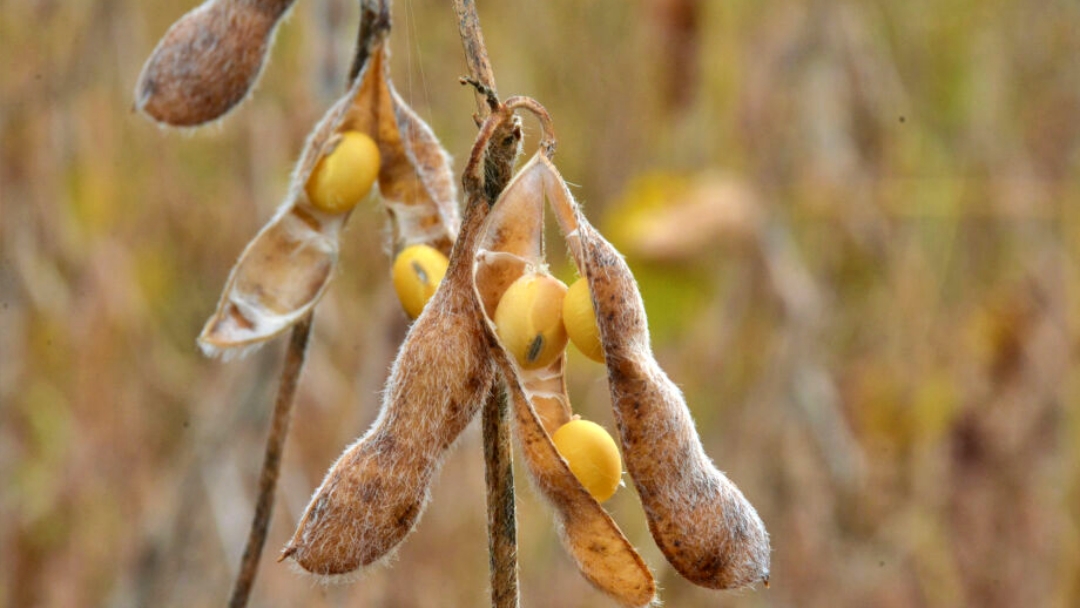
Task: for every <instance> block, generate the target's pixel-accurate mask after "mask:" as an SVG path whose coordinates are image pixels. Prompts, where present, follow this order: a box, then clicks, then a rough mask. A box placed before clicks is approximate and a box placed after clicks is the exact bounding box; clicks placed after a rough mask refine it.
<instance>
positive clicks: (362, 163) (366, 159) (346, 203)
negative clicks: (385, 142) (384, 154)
mask: <svg viewBox="0 0 1080 608" xmlns="http://www.w3.org/2000/svg"><path fill="white" fill-rule="evenodd" d="M338 137H339V139H338V142H337V144H336V145H335V146H334V148H333V149H332V150H330V151H329V152H328V153H326V154H325V155H324V156H323V157H322V158H321V159H319V162H318V164H316V165H315V170H314V171H312V172H311V176H310V177H308V181H307V184H305V186H304V191H305V192H307V196H308V200H310V201H311V204H312V205H313V206H314V207H315V208H316V209H319V210H320V211H325V212H327V213H345V212H346V211H348V210H350V209H352V208H353V207H355V206H356V204H357V203H359V202H360V201H361V200H363V199H364V197H366V196H367V195H368V192H370V191H371V186H372V184H374V183H375V179H376V178H378V177H379V163H380V158H379V146H378V145H377V144H376V143H375V140H373V139H371V137H369V136H368V135H366V134H364V133H361V132H359V131H345V132H344V133H342V134H340V135H339V136H338Z"/></svg>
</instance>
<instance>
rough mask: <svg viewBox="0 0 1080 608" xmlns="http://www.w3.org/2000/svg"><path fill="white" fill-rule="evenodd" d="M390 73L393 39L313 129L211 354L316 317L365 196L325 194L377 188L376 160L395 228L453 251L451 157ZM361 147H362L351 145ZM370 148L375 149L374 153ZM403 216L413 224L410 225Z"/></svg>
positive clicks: (207, 332)
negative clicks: (343, 238) (342, 240)
mask: <svg viewBox="0 0 1080 608" xmlns="http://www.w3.org/2000/svg"><path fill="white" fill-rule="evenodd" d="M387 69H388V59H387V50H386V43H385V42H384V41H379V42H377V43H375V44H374V45H373V46H372V49H371V52H370V53H369V54H368V56H367V61H366V62H365V64H364V66H363V69H362V71H361V72H360V74H359V75H358V77H357V78H356V79H355V80H354V82H353V85H352V87H351V88H350V90H349V91H348V93H347V94H346V95H345V96H344V97H343V98H342V99H341V100H339V101H338V102H337V103H336V104H335V105H334V106H333V107H332V108H331V109H330V110H329V111H328V112H327V113H326V115H325V116H324V117H323V118H322V120H321V121H320V122H319V124H318V125H317V126H316V127H315V129H314V130H313V132H312V135H311V136H310V138H309V139H308V142H307V145H306V147H305V149H304V152H303V154H302V155H301V157H300V160H299V162H298V163H297V166H296V169H295V171H294V172H293V178H292V185H291V186H290V189H289V193H288V195H287V197H286V199H285V202H284V203H283V204H282V205H281V207H279V209H278V211H277V213H276V214H275V216H274V217H273V218H272V219H271V220H270V222H269V223H268V224H267V225H266V226H265V227H264V228H263V229H262V230H261V231H260V232H259V234H257V235H256V236H255V238H254V239H252V241H251V243H249V244H248V246H247V248H246V249H245V250H244V253H243V254H241V256H240V260H239V261H238V262H237V263H236V266H235V267H234V268H233V270H232V273H231V275H230V277H229V280H228V282H227V283H226V286H225V289H224V291H223V293H222V297H221V301H220V302H219V304H218V308H217V311H216V312H215V313H214V315H213V316H212V317H211V318H210V320H209V321H208V322H207V324H206V326H205V327H204V328H203V332H202V334H201V335H200V336H199V344H200V345H201V346H202V348H203V350H204V352H206V353H208V354H226V355H230V354H234V353H236V352H243V351H244V349H245V347H255V346H258V345H259V344H261V343H262V342H264V341H266V340H268V339H270V338H273V337H274V336H276V335H278V334H279V333H281V332H283V331H285V330H286V329H288V328H289V327H290V326H291V325H293V324H294V323H296V322H297V321H298V320H300V319H301V318H303V316H304V315H305V314H307V312H308V311H310V309H311V308H312V307H313V306H314V305H315V303H316V302H317V301H318V299H319V298H320V297H321V295H322V294H323V292H324V291H325V289H326V287H327V285H328V284H329V282H330V279H331V277H332V276H333V270H334V267H335V265H336V263H337V258H338V248H339V236H340V232H341V228H342V227H343V226H344V224H345V222H346V220H347V219H348V217H349V215H350V213H351V211H352V208H353V207H354V206H355V204H356V203H357V202H359V200H360V198H362V197H361V196H359V195H358V194H357V193H353V195H351V198H349V195H344V196H346V199H345V201H344V204H342V201H341V200H340V199H334V198H332V197H327V196H325V195H323V196H320V194H321V193H323V192H326V191H329V192H330V193H331V194H333V195H335V196H338V195H342V191H346V192H347V191H350V190H355V182H356V181H357V180H360V181H365V180H367V181H366V183H370V180H369V179H367V178H366V176H367V175H369V174H370V175H371V176H374V175H375V173H374V172H373V171H372V167H370V166H368V164H369V163H371V162H373V163H375V167H376V169H375V170H377V175H378V181H379V184H380V189H381V190H382V191H383V192H384V193H386V192H390V193H392V194H393V195H395V196H397V198H396V199H394V201H393V202H389V203H388V205H390V208H391V209H405V210H406V211H405V212H402V213H392V218H393V219H394V220H395V223H394V232H395V233H398V234H403V235H406V238H405V240H410V241H412V242H424V243H426V244H431V245H432V246H435V247H438V248H441V250H443V251H444V252H448V251H449V248H450V244H451V243H452V242H453V239H454V238H455V237H456V235H457V230H458V224H459V218H458V213H457V206H456V205H457V203H456V197H457V193H456V189H455V188H454V185H453V177H452V174H451V169H450V164H449V160H448V158H447V156H446V153H445V152H444V151H443V149H442V147H441V146H440V145H439V142H438V140H436V139H435V136H434V135H433V134H432V133H431V130H430V129H429V128H428V127H427V125H425V124H424V123H423V122H422V121H420V119H419V118H417V117H416V116H415V114H413V113H412V111H411V110H409V109H408V107H407V106H406V105H405V104H404V102H403V101H401V100H400V98H399V97H398V96H397V94H396V93H395V92H394V91H393V87H392V85H391V84H390V81H389V77H388V74H387ZM357 142H359V148H357V147H356V146H352V147H350V145H351V144H354V143H357ZM365 142H366V143H365ZM365 146H366V147H365ZM366 148H371V149H372V150H371V151H370V152H367V153H365V150H366ZM368 157H371V158H370V159H369V158H368ZM355 164H359V165H361V166H351V165H355ZM342 165H344V166H343V167H342ZM361 174H363V176H361ZM358 176H359V177H358ZM320 178H324V179H320ZM327 184H329V185H327ZM366 191H367V188H364V193H363V194H364V195H365V196H366ZM324 198H325V199H326V200H327V201H330V202H325V201H324V200H323V199H324ZM403 216H406V217H408V218H409V221H401V219H400V218H401V217H403ZM232 349H236V350H232Z"/></svg>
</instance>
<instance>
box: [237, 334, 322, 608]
mask: <svg viewBox="0 0 1080 608" xmlns="http://www.w3.org/2000/svg"><path fill="white" fill-rule="evenodd" d="M311 321H312V314H311V313H308V315H307V316H306V317H304V318H303V319H301V320H300V321H299V322H298V323H297V324H296V325H295V326H294V327H293V330H292V335H291V336H290V338H289V346H288V350H287V352H286V353H285V365H284V367H283V368H282V370H281V384H280V385H279V386H278V393H277V400H276V401H275V402H274V413H273V415H272V417H271V419H270V435H269V436H268V437H267V438H266V452H265V454H264V456H263V465H262V472H261V473H260V474H259V495H258V498H257V499H256V502H255V517H254V518H253V519H252V522H251V531H250V532H249V533H248V539H247V545H245V546H244V556H243V557H242V558H241V559H240V571H239V572H238V573H237V575H236V582H235V583H234V585H233V590H232V596H231V597H230V598H229V608H243V607H244V606H246V605H247V602H248V596H250V595H251V587H252V585H253V584H254V583H255V574H256V573H257V572H258V568H259V558H260V557H262V550H263V546H264V545H265V544H266V532H267V529H268V528H269V526H270V515H271V514H272V513H273V510H274V489H275V488H276V487H277V480H278V474H279V472H280V471H281V456H282V453H283V452H284V449H285V438H286V437H287V436H288V434H289V419H290V418H291V414H292V407H293V402H294V400H295V397H296V387H297V384H298V381H299V379H300V372H301V371H302V370H303V368H304V359H305V357H306V355H307V344H308V338H309V337H310V336H311Z"/></svg>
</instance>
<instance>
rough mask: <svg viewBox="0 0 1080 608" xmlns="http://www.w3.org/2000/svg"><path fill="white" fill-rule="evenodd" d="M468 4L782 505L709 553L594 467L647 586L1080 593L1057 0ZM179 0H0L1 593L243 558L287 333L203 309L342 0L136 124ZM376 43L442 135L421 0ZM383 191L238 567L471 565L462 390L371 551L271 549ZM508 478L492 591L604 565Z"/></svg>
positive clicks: (1033, 599) (434, 7) (366, 256)
mask: <svg viewBox="0 0 1080 608" xmlns="http://www.w3.org/2000/svg"><path fill="white" fill-rule="evenodd" d="M479 5H480V15H481V20H482V22H483V25H484V27H485V34H486V38H487V42H488V46H489V51H490V53H491V58H492V62H493V64H494V68H495V72H496V76H497V79H498V85H499V90H500V92H502V93H503V94H504V95H510V94H528V95H532V96H535V97H536V98H537V99H539V100H540V101H541V102H542V103H544V104H545V105H546V106H547V107H548V109H549V110H550V111H551V114H552V116H553V117H554V119H555V124H556V127H557V130H558V133H559V135H560V145H559V154H558V157H557V159H556V160H557V162H558V164H559V166H560V168H561V170H562V172H563V173H564V175H565V176H566V178H567V179H568V180H569V181H571V182H573V183H575V184H580V188H579V189H578V191H577V194H578V195H579V197H580V198H581V200H583V201H584V204H585V208H586V212H587V213H588V214H589V216H590V217H591V218H592V219H593V220H594V222H595V223H597V224H598V225H599V226H600V227H601V229H602V230H604V231H605V232H606V233H607V234H608V236H609V237H610V238H611V239H612V240H613V241H614V242H615V243H616V245H618V246H619V247H620V248H621V249H622V250H623V251H624V252H625V253H626V254H627V257H628V259H629V260H630V262H631V265H632V267H633V268H634V269H635V271H636V272H637V273H638V275H639V279H640V281H641V285H642V289H643V291H644V294H645V297H646V303H647V306H648V308H649V311H650V315H651V321H652V329H653V343H654V347H655V349H656V351H657V354H658V357H659V359H660V361H661V363H662V364H663V365H664V366H665V367H666V369H667V370H668V372H669V373H670V375H671V376H672V377H673V378H674V380H675V381H676V382H678V383H679V384H680V385H681V386H682V387H683V389H684V391H685V392H686V394H687V397H688V400H689V402H690V404H691V407H692V408H693V412H694V415H695V417H696V419H697V421H698V426H699V429H700V431H701V434H702V437H703V440H704V442H705V444H706V449H707V451H708V452H709V454H710V455H711V456H712V457H713V458H714V459H715V461H716V462H717V464H718V466H719V467H720V468H721V469H722V470H724V471H726V472H727V473H728V474H729V476H730V477H731V478H732V479H733V480H734V481H735V482H736V483H737V484H738V485H739V486H740V487H741V488H742V490H743V491H744V492H745V494H746V495H747V496H748V498H750V500H751V501H752V502H753V503H754V504H755V505H756V506H757V508H758V509H759V511H760V513H761V516H762V517H763V519H764V521H765V522H766V525H767V526H768V528H769V531H770V532H771V534H772V543H773V550H774V553H773V573H772V587H771V588H770V589H758V590H756V591H746V592H740V593H734V594H732V593H717V592H712V591H707V590H704V589H699V588H696V587H693V586H692V585H690V584H688V583H686V582H684V581H682V580H681V579H680V578H679V576H678V575H677V574H675V573H674V572H673V571H672V570H671V569H670V568H669V567H668V566H667V565H666V563H665V562H664V560H663V559H662V557H661V555H660V553H659V551H658V550H657V549H656V547H655V545H654V544H653V542H652V540H651V538H650V537H649V534H648V531H647V529H646V525H645V522H644V518H643V514H642V512H641V508H640V506H639V504H638V503H637V501H636V497H635V494H634V491H633V490H632V489H627V490H623V491H620V492H619V494H618V495H617V496H616V498H614V499H613V500H612V502H611V503H609V505H610V510H611V511H612V513H613V514H614V516H615V518H616V520H617V521H619V522H620V525H621V526H622V528H623V529H624V530H625V531H626V533H627V535H628V536H629V537H631V540H632V541H633V542H634V543H635V544H636V545H637V546H638V547H640V550H641V551H642V553H643V555H644V557H645V559H646V561H647V562H648V563H649V564H650V565H651V567H652V568H653V569H654V571H655V573H656V575H657V578H658V582H659V583H660V585H661V587H662V593H661V597H662V598H663V599H664V600H665V601H666V605H667V606H672V607H676V608H682V607H684V606H743V607H754V606H883V607H890V606H897V607H899V606H986V607H996V606H1002V607H1004V606H1061V607H1065V606H1075V605H1080V407H1078V406H1080V374H1078V373H1077V372H1078V357H1077V353H1078V347H1080V291H1078V290H1080V173H1078V169H1080V59H1078V58H1080V5H1078V4H1076V3H1075V2H1069V1H1065V0H1033V1H1029V2H1019V1H1016V0H1013V1H1007V0H992V1H983V0H978V1H976V0H947V1H944V2H931V1H928V0H917V1H913V2H905V3H899V2H885V1H880V0H878V1H868V2H841V1H830V0H819V1H815V2H794V1H790V0H789V1H784V0H769V1H748V0H723V1H715V2H713V1H707V0H636V1H630V2H615V1H610V2H595V1H585V0H550V1H547V2H530V1H526V0H501V1H495V0H488V1H484V0H480V2H479ZM192 6H193V3H192V2H191V0H155V1H153V2H135V1H134V0H100V1H95V2H90V1H87V0H81V1H79V0H76V1H72V2H56V1H52V0H36V1H35V0H3V2H2V3H0V7H2V8H0V159H2V160H0V238H2V247H0V606H3V607H11V608H22V607H27V606H72V607H82V606H110V607H111V606H116V607H128V606H139V607H143V606H221V605H223V604H224V601H225V598H226V597H227V593H228V588H229V585H230V581H231V578H232V576H233V573H234V570H235V568H236V565H237V563H238V560H239V553H240V551H241V548H242V546H243V541H244V538H245V536H246V533H247V526H248V523H249V519H250V517H251V511H252V501H253V491H254V488H255V482H256V475H257V471H258V467H259V464H260V461H261V458H262V442H263V438H264V435H265V433H266V428H267V419H268V415H269V412H270V409H271V400H272V396H273V393H274V391H275V390H276V384H277V374H278V372H279V368H280V365H281V360H282V352H283V350H282V343H281V341H280V340H279V341H278V342H275V343H273V344H271V345H270V346H268V347H266V348H264V349H263V350H262V351H260V352H258V353H256V354H254V355H252V356H250V357H248V358H247V359H244V360H241V361H235V362H231V363H227V364H225V363H221V362H217V361H210V360H207V359H204V358H203V357H202V356H201V355H200V354H199V353H198V352H197V349H196V347H195V336H196V335H197V334H198V331H199V329H200V328H201V326H202V323H203V322H204V321H205V319H206V318H207V317H208V316H209V314H210V313H211V312H212V310H213V308H214V305H215V303H216V301H217V298H218V295H219V291H220V289H221V287H222V286H223V284H224V281H225V278H226V276H227V273H228V271H229V269H230V267H231V266H232V263H233V262H234V261H235V259H236V257H237V255H238V254H239V253H240V251H241V250H242V248H243V246H244V244H245V243H246V242H247V241H248V239H249V238H250V237H251V236H253V235H254V234H255V232H256V231H257V229H258V228H259V227H260V226H261V225H262V223H263V222H264V221H265V220H267V219H268V218H269V216H270V215H271V213H272V211H273V209H274V208H275V206H276V205H277V204H278V202H279V201H280V199H281V198H282V196H283V194H284V192H285V189H286V185H287V178H288V175H289V172H290V170H291V164H292V162H293V160H294V159H295V158H296V156H297V155H298V153H299V151H300V149H301V146H302V143H303V140H304V138H305V136H306V134H307V132H308V130H309V129H310V127H311V126H312V125H313V124H314V121H315V120H316V119H317V118H318V117H319V116H320V115H321V114H322V112H323V111H324V109H325V108H326V107H328V105H329V104H330V103H331V102H332V101H333V99H335V98H336V96H337V95H339V94H340V93H341V91H342V88H343V82H344V75H343V74H344V72H345V71H346V69H347V68H348V63H349V60H350V53H351V46H352V43H353V41H354V39H355V20H356V18H357V15H356V7H355V6H354V4H353V3H351V2H348V1H346V0H301V1H300V2H299V3H298V6H297V7H295V9H294V12H293V14H292V16H291V18H290V19H289V21H288V22H287V23H286V24H285V25H284V26H283V27H282V28H281V30H280V33H279V36H278V40H277V44H276V46H275V48H274V50H273V59H272V62H271V64H270V66H269V69H268V70H267V71H266V72H265V74H264V76H263V79H262V82H261V84H260V86H259V87H258V90H257V91H256V94H255V97H254V98H253V99H252V100H250V101H248V102H247V103H246V104H245V105H243V106H242V108H241V109H240V111H238V112H235V113H234V114H232V115H231V116H229V117H228V118H227V119H226V120H224V121H223V122H222V123H221V124H219V125H215V126H212V127H209V128H207V129H204V130H203V131H200V132H198V133H195V134H189V133H176V132H166V131H162V130H160V129H158V128H157V127H155V126H154V125H152V124H151V123H150V122H149V121H147V120H145V119H143V118H142V117H141V116H138V115H135V114H132V113H131V112H130V107H131V103H132V97H131V91H132V89H133V86H134V83H135V78H136V76H137V75H138V72H139V68H140V67H141V65H142V62H143V61H144V60H145V58H146V57H147V56H148V55H149V53H150V51H151V50H152V49H153V47H154V45H155V43H156V41H157V39H158V37H159V36H160V35H161V34H162V33H164V31H165V30H166V28H167V27H168V26H169V24H170V23H172V22H173V21H174V20H175V19H176V18H178V17H179V16H180V15H182V14H183V13H184V12H186V11H187V10H188V9H190V8H192ZM393 49H394V52H395V54H394V66H393V69H394V72H393V73H394V78H395V82H396V84H397V86H398V88H399V89H400V90H401V92H402V94H403V96H404V97H405V98H406V99H407V100H408V101H409V102H410V103H411V104H412V105H413V106H414V107H415V108H416V110H417V112H418V113H419V114H420V115H421V116H422V117H424V118H425V120H427V121H428V122H429V123H430V124H431V125H432V126H433V128H434V129H435V131H436V132H437V133H438V134H439V135H440V137H441V138H442V140H443V142H444V144H445V145H446V147H447V148H448V149H449V150H450V152H451V154H453V155H454V156H455V157H456V158H458V159H461V158H463V157H464V156H465V154H466V153H467V151H468V148H469V146H470V143H471V140H472V137H473V135H474V133H475V127H474V126H473V123H472V120H471V118H470V116H471V113H472V111H473V106H472V104H473V97H472V95H471V93H469V92H468V91H465V90H463V89H462V88H461V87H460V86H459V85H458V83H457V77H458V76H459V75H461V74H463V73H464V71H465V67H464V61H463V59H462V53H461V50H460V43H459V41H458V38H457V31H456V29H455V23H454V18H453V16H452V12H451V8H450V2H448V1H446V0H398V1H397V2H395V32H394V39H393ZM527 124H528V126H529V128H530V130H531V132H532V133H533V134H535V131H536V128H535V126H534V125H533V124H532V123H528V122H527ZM531 143H532V142H530V145H531ZM457 168H458V169H459V170H460V168H461V163H460V162H459V163H457ZM381 220H382V215H381V212H380V211H379V210H378V208H377V207H376V205H375V204H374V203H373V204H371V205H369V206H368V207H366V208H364V209H360V210H358V211H357V212H356V213H355V214H354V215H353V218H352V220H351V222H350V225H349V227H348V229H347V232H346V235H345V246H344V252H343V259H342V263H341V265H340V271H339V272H338V276H337V277H336V278H335V280H334V283H333V286H332V287H331V289H330V291H329V293H328V294H327V296H326V297H325V298H324V299H323V301H322V303H321V304H320V306H319V307H318V309H317V313H316V317H315V319H316V321H315V334H314V337H313V340H312V345H311V348H310V357H309V361H308V366H307V368H306V370H305V373H304V376H303V378H302V384H301V388H300V394H299V400H298V404H297V408H296V411H295V417H294V419H293V427H292V435H291V438H290V440H289V442H288V445H287V448H286V455H285V462H284V472H283V479H282V486H281V488H280V492H279V495H278V501H277V507H276V512H275V518H274V522H273V525H272V527H271V532H270V538H269V541H268V546H267V551H266V554H265V557H264V561H263V564H262V568H261V571H260V575H259V578H258V580H257V583H256V588H255V595H254V598H253V605H254V606H389V607H397V606H402V607H405V606H425V607H426V606H481V605H484V604H485V603H486V601H487V599H486V598H487V556H486V539H485V530H484V521H485V515H484V510H483V509H484V506H483V505H484V496H483V463H482V456H481V446H480V443H479V433H478V429H477V428H476V427H475V425H474V427H472V428H471V429H470V430H469V431H468V432H467V433H466V435H465V436H464V437H463V439H462V440H461V441H460V443H459V444H458V447H457V449H456V450H455V452H454V454H453V456H452V457H451V458H450V459H449V460H448V461H447V463H446V465H445V467H444V469H443V472H442V474H441V477H440V479H439V481H438V483H437V485H436V487H435V490H434V496H433V500H432V503H431V505H430V507H429V509H428V511H427V513H426V515H425V516H424V518H423V520H422V521H421V524H420V526H419V531H418V532H417V533H416V534H415V535H413V536H412V537H411V538H410V539H409V540H408V541H407V542H406V543H405V545H404V546H403V548H402V550H401V551H400V553H399V557H398V558H397V560H396V561H395V562H394V563H393V565H392V567H390V568H382V569H378V570H375V571H373V572H371V573H370V574H368V575H367V576H366V577H365V578H364V579H362V580H361V581H360V582H358V583H356V584H353V585H351V586H344V587H333V588H323V587H319V586H316V585H313V584H312V583H311V582H310V581H309V580H308V579H305V578H303V577H301V576H298V575H295V574H293V573H292V572H290V571H289V570H288V568H287V567H285V566H283V565H279V564H276V563H274V557H275V555H276V552H277V549H278V548H280V547H281V546H283V544H284V543H285V541H286V540H287V539H288V537H289V535H291V533H292V530H293V526H294V524H295V522H296V520H297V518H298V516H299V514H300V512H301V511H302V509H303V508H304V506H305V505H306V501H307V499H308V497H309V496H310V493H311V491H312V489H313V488H314V487H315V486H316V485H317V484H318V482H319V481H320V480H321V478H322V475H323V474H324V472H325V470H326V469H327V467H328V466H329V465H330V463H331V462H332V461H333V459H334V458H335V457H336V456H337V455H338V454H339V453H340V451H341V450H342V449H343V448H344V446H345V445H347V444H348V443H350V442H351V441H352V440H353V439H354V438H355V437H356V436H357V435H359V434H360V433H361V432H362V431H363V430H364V429H365V428H366V427H367V425H368V424H369V423H370V422H371V421H372V419H373V418H374V416H375V414H376V411H375V407H376V404H377V402H378V392H379V390H380V389H381V386H382V382H383V380H384V379H385V376H386V373H387V370H388V366H389V363H390V361H391V359H392V356H393V353H394V351H395V349H396V346H397V344H398V342H399V341H400V339H401V337H402V336H403V333H404V330H405V318H404V316H403V314H401V313H400V312H399V310H398V305H397V302H396V300H395V298H394V296H393V293H392V289H391V288H390V284H389V281H388V268H389V262H388V261H387V259H386V256H385V254H384V250H383V244H382V235H381V225H380V224H381ZM549 236H550V238H551V240H552V246H551V251H552V263H553V265H554V267H555V268H556V269H557V270H559V272H560V273H561V274H562V275H563V278H564V279H566V278H570V275H569V273H568V271H566V266H565V260H564V257H563V256H562V250H561V247H560V246H558V243H557V240H555V238H554V236H555V232H554V231H553V232H552V233H551V234H550V235H549ZM570 374H571V376H570V386H571V397H572V399H573V400H574V402H575V404H576V405H575V407H576V409H578V411H579V412H581V413H584V414H585V415H586V416H587V417H590V418H593V419H595V420H598V421H600V422H602V423H604V424H606V425H608V426H609V428H613V423H612V418H611V413H610V407H609V404H608V398H607V396H606V388H605V387H606V383H605V380H604V377H603V371H602V368H601V367H600V366H599V365H596V364H593V363H591V362H589V361H587V360H585V359H584V358H583V357H580V356H579V355H577V354H576V353H574V354H573V355H572V360H571V370H570ZM518 480H519V493H518V501H519V515H518V521H519V527H520V554H521V579H522V594H523V601H524V605H526V606H533V607H541V606H551V607H556V606H558V607H577V606H581V607H585V606H607V605H610V604H609V603H608V602H607V601H606V600H605V599H604V598H603V597H602V596H601V595H600V594H599V593H597V592H595V591H593V590H592V589H591V588H590V587H589V585H588V584H587V583H586V582H585V581H584V580H583V579H582V578H581V577H580V576H579V575H578V574H577V572H576V570H575V568H574V567H573V566H572V564H571V563H570V561H569V559H568V558H567V557H566V556H565V555H564V554H563V552H562V550H561V548H560V547H559V546H558V542H557V540H556V536H555V532H554V529H553V526H552V523H551V522H552V517H551V515H550V513H549V512H548V510H547V508H546V507H545V506H544V505H543V504H541V503H540V502H538V500H537V499H536V496H535V495H534V493H533V492H532V490H531V488H529V487H528V483H527V482H526V479H525V476H524V474H523V473H522V472H520V471H519V477H518Z"/></svg>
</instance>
